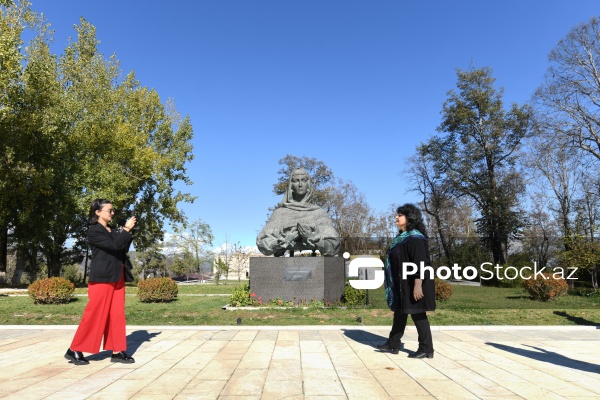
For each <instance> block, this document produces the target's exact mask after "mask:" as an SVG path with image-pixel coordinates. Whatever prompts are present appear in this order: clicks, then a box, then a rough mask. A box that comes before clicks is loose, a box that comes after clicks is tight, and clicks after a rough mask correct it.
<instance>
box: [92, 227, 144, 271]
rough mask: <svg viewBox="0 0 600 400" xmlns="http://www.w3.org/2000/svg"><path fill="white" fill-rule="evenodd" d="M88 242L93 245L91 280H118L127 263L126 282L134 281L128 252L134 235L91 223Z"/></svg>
mask: <svg viewBox="0 0 600 400" xmlns="http://www.w3.org/2000/svg"><path fill="white" fill-rule="evenodd" d="M87 236H88V243H89V244H90V246H91V247H92V262H91V266H90V282H118V281H119V280H120V279H121V276H122V275H123V264H124V265H125V282H132V281H133V275H132V274H131V263H130V262H129V259H128V258H127V252H128V251H129V246H130V245H131V241H132V239H133V236H132V235H131V233H129V232H127V231H125V230H120V231H117V230H116V229H113V230H112V232H109V231H108V229H106V228H105V227H104V226H102V224H99V223H97V224H94V225H90V227H89V229H88V235H87Z"/></svg>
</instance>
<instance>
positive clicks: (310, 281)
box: [249, 257, 345, 303]
mask: <svg viewBox="0 0 600 400" xmlns="http://www.w3.org/2000/svg"><path fill="white" fill-rule="evenodd" d="M249 274H250V290H252V292H254V293H256V295H257V296H260V297H261V299H262V301H263V302H265V303H266V302H267V301H269V300H273V299H281V300H284V301H293V302H294V303H299V302H302V301H305V302H310V301H311V300H317V301H323V302H325V303H327V302H332V303H334V302H336V301H338V300H340V299H341V298H342V295H343V294H344V278H345V274H344V259H343V258H342V257H251V258H250V273H249Z"/></svg>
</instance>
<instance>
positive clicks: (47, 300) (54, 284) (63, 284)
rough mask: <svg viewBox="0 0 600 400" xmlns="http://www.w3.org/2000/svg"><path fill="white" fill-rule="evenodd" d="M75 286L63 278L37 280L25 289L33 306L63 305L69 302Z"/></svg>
mask: <svg viewBox="0 0 600 400" xmlns="http://www.w3.org/2000/svg"><path fill="white" fill-rule="evenodd" d="M74 290H75V285H73V283H72V282H71V281H69V280H68V279H65V278H58V277H54V278H46V279H38V280H37V281H35V282H33V283H32V284H31V285H29V287H28V288H27V292H28V293H29V297H31V298H32V299H33V302H34V303H35V304H64V303H68V302H69V301H71V297H72V295H73V291H74Z"/></svg>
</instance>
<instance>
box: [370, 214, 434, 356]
mask: <svg viewBox="0 0 600 400" xmlns="http://www.w3.org/2000/svg"><path fill="white" fill-rule="evenodd" d="M396 213H397V215H396V226H397V227H398V228H400V233H399V234H398V236H396V237H395V238H394V240H393V241H392V244H391V245H390V246H389V248H388V253H387V259H386V262H385V294H386V298H387V302H388V305H389V307H390V309H391V310H392V311H394V323H393V325H392V330H391V331H390V336H389V338H388V340H387V341H386V342H385V343H384V344H382V345H379V346H377V347H378V348H379V349H380V350H384V351H390V352H392V353H393V354H398V352H399V350H400V348H401V347H402V342H401V341H400V339H401V338H402V336H403V335H404V329H405V328H406V321H407V319H408V315H409V314H410V316H411V318H412V320H413V322H414V323H415V327H416V328H417V333H418V336H419V348H418V349H417V351H416V352H414V353H411V354H409V355H408V357H410V358H433V341H432V338H431V328H430V326H429V320H428V319H427V311H434V310H435V282H434V280H433V279H430V276H429V274H428V273H425V275H424V277H423V279H421V277H420V272H421V262H423V264H424V265H426V266H430V265H431V261H430V257H429V248H428V246H427V229H426V227H425V223H424V222H423V217H422V215H421V211H420V210H419V209H418V208H417V207H416V206H414V205H412V204H404V205H403V206H400V207H398V209H397V210H396ZM405 262H410V263H413V264H416V265H417V266H418V267H419V268H418V270H417V272H416V273H414V274H406V275H407V276H403V275H405V274H404V273H403V268H402V264H403V263H405ZM408 269H410V270H412V268H408ZM407 272H408V271H407Z"/></svg>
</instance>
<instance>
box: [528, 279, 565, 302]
mask: <svg viewBox="0 0 600 400" xmlns="http://www.w3.org/2000/svg"><path fill="white" fill-rule="evenodd" d="M543 275H544V276H543V277H540V276H536V277H531V278H530V279H527V280H524V281H523V288H524V289H525V290H526V291H527V293H529V295H530V296H531V299H532V300H539V301H548V300H556V299H558V298H559V297H560V296H563V295H565V294H567V292H568V291H569V285H568V284H567V281H566V279H562V278H555V277H554V276H552V275H551V274H543Z"/></svg>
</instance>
